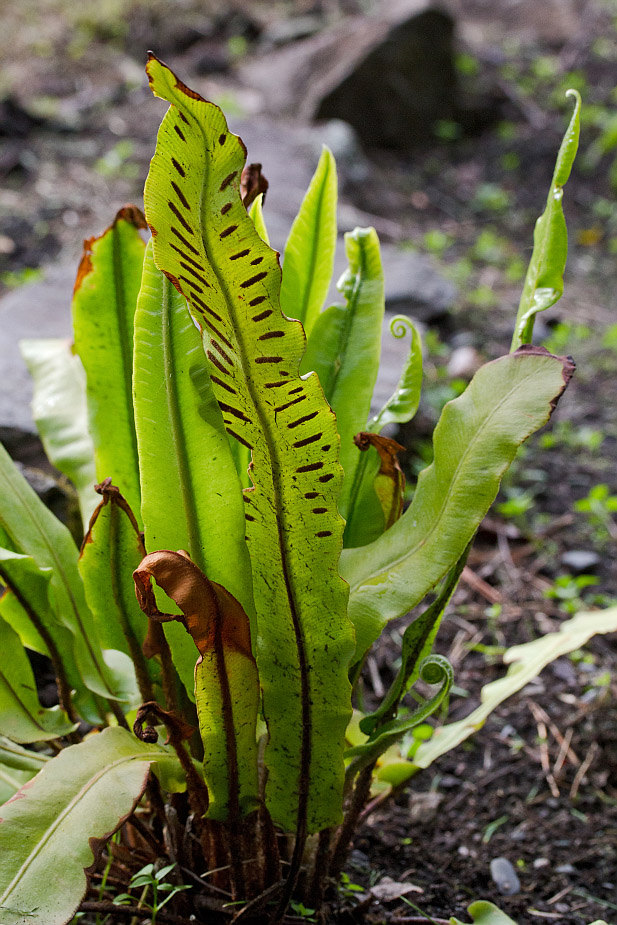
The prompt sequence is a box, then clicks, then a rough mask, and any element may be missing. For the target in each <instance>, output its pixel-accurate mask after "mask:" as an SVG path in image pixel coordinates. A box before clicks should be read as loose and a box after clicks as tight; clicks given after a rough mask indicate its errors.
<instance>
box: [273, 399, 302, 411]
mask: <svg viewBox="0 0 617 925" xmlns="http://www.w3.org/2000/svg"><path fill="white" fill-rule="evenodd" d="M305 400H306V395H298V397H297V398H293V399H292V400H291V401H288V402H287V403H286V404H285V405H279V407H278V408H275V409H274V413H275V414H280V413H281V411H286V410H287V408H291V406H292V405H297V404H298V402H299V401H305Z"/></svg>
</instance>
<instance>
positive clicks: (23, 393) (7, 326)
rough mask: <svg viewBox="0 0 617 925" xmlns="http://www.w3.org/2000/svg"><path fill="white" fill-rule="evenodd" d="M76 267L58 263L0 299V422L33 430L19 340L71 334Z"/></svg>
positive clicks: (29, 391) (29, 387)
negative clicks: (32, 280)
mask: <svg viewBox="0 0 617 925" xmlns="http://www.w3.org/2000/svg"><path fill="white" fill-rule="evenodd" d="M75 272H76V268H75V267H74V266H72V265H69V264H58V265H55V266H53V267H50V268H49V269H47V270H46V271H45V272H44V275H43V278H42V279H41V280H40V281H38V282H36V283H29V284H28V285H25V286H20V287H19V288H18V289H14V290H13V291H12V292H9V293H7V295H5V296H4V297H3V298H2V299H0V426H3V427H17V428H20V429H22V430H27V431H32V430H34V423H33V420H32V412H31V410H30V402H31V401H32V381H31V379H30V374H29V372H28V370H27V369H26V364H25V363H24V361H23V359H22V357H21V353H20V352H19V341H20V340H22V339H24V338H28V337H37V338H39V337H71V336H72V330H71V297H72V294H73V284H74V282H75Z"/></svg>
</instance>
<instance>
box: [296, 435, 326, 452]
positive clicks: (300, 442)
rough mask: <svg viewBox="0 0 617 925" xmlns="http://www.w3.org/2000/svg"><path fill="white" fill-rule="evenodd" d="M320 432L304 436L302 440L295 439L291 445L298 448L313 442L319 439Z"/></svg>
mask: <svg viewBox="0 0 617 925" xmlns="http://www.w3.org/2000/svg"><path fill="white" fill-rule="evenodd" d="M321 436H322V435H321V434H313V436H312V437H304V439H303V440H296V442H295V443H294V444H293V446H294V447H295V448H296V449H297V450H299V449H300V447H302V446H308V445H309V443H315V442H316V441H317V440H320V439H321Z"/></svg>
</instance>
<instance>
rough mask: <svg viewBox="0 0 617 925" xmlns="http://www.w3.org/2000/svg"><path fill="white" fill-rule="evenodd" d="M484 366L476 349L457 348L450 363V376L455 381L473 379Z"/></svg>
mask: <svg viewBox="0 0 617 925" xmlns="http://www.w3.org/2000/svg"><path fill="white" fill-rule="evenodd" d="M481 366H482V357H481V356H480V354H479V353H478V351H477V350H476V349H475V347H470V346H467V347H457V348H456V350H453V351H452V354H451V355H450V360H449V361H448V375H449V376H451V377H452V378H453V379H471V377H472V376H473V374H474V373H475V372H477V371H478V370H479V369H480V367H481Z"/></svg>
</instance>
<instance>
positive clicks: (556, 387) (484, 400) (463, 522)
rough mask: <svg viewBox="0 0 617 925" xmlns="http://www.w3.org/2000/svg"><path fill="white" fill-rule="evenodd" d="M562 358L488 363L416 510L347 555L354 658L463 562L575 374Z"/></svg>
mask: <svg viewBox="0 0 617 925" xmlns="http://www.w3.org/2000/svg"><path fill="white" fill-rule="evenodd" d="M564 362H565V361H564V360H563V359H562V358H559V357H553V356H551V355H550V354H548V353H546V351H543V350H542V348H536V349H535V351H534V349H533V348H532V349H531V350H528V349H522V350H521V351H519V352H517V353H515V354H510V355H509V356H506V357H502V358H501V359H499V360H495V361H494V362H492V363H487V364H486V365H485V366H483V367H482V368H481V369H480V370H479V371H478V372H477V373H476V375H475V376H474V378H473V380H472V381H471V383H470V384H469V386H468V388H467V389H466V390H465V392H464V393H463V394H462V395H461V396H460V397H459V398H457V399H455V400H454V401H451V402H448V404H447V405H446V406H445V408H444V410H443V412H442V415H441V418H440V420H439V423H438V424H437V427H436V429H435V433H434V437H433V442H434V453H435V456H434V461H433V463H432V464H431V465H430V466H428V467H427V468H426V469H425V470H424V471H423V472H422V473H421V474H420V477H419V479H418V485H417V488H416V492H415V495H414V498H413V501H412V503H411V505H410V507H409V508H408V509H407V511H406V512H405V513H404V514H403V516H402V517H401V519H400V520H399V521H398V522H397V523H395V524H394V525H393V526H392V527H391V528H390V529H389V530H388V531H387V532H386V533H384V534H383V535H382V536H381V537H379V539H378V540H376V541H375V542H374V543H371V544H370V545H369V546H364V547H360V548H357V549H347V550H345V551H344V552H343V555H342V557H341V574H342V575H343V577H344V578H346V580H347V581H348V582H349V584H350V588H351V591H350V601H349V613H350V617H351V619H352V621H353V623H354V626H355V628H356V637H357V650H356V657H357V658H360V657H361V656H362V655H363V654H364V652H365V651H366V650H367V649H368V647H369V646H370V645H371V644H372V643H373V642H374V641H375V639H376V638H377V637H378V636H379V634H380V632H381V630H382V629H383V627H384V626H385V624H386V623H387V622H388V620H392V619H395V618H396V617H400V616H402V615H403V614H405V613H407V611H409V610H411V609H412V608H413V607H415V606H416V604H418V603H419V601H421V600H422V598H423V597H424V596H425V594H427V592H428V591H430V589H431V588H432V587H434V585H435V584H436V583H437V582H438V581H439V580H440V579H441V578H442V577H443V576H444V575H445V574H446V572H447V571H448V570H449V569H450V568H452V566H453V565H454V564H455V562H457V561H458V559H459V558H460V556H461V555H462V553H463V550H464V549H465V547H466V545H467V543H468V542H469V541H470V539H471V537H472V536H473V534H474V532H475V531H476V529H477V527H478V525H479V523H480V522H481V520H482V518H483V517H484V515H485V514H486V512H487V510H488V508H489V507H490V505H491V504H492V502H493V500H494V498H495V495H496V494H497V491H498V488H499V483H500V480H501V477H502V475H503V473H504V472H505V471H506V469H507V468H508V466H509V464H510V463H511V462H512V459H513V458H514V456H515V454H516V450H517V448H518V446H519V445H520V444H521V443H522V442H523V441H524V440H526V439H527V437H529V436H530V435H531V434H532V433H533V432H534V431H535V430H537V429H538V428H539V427H541V426H542V425H543V424H545V423H546V421H547V420H548V418H549V416H550V413H551V410H552V407H553V406H554V402H555V401H556V400H557V398H558V397H559V395H560V394H561V392H562V391H563V389H564V388H565V382H566V381H567V378H569V375H571V369H572V368H571V366H570V367H566V372H565V373H564ZM564 377H565V378H564Z"/></svg>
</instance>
